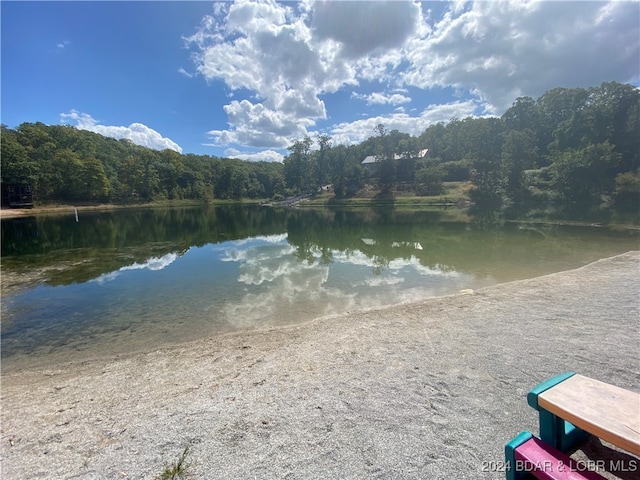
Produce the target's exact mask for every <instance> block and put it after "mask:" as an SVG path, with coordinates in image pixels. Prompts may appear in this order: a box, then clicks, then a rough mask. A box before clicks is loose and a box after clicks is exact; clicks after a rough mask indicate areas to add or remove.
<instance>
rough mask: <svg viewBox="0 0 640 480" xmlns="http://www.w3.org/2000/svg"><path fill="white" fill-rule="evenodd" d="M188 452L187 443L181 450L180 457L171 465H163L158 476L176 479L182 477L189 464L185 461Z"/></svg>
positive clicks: (169, 479) (163, 478) (170, 479)
mask: <svg viewBox="0 0 640 480" xmlns="http://www.w3.org/2000/svg"><path fill="white" fill-rule="evenodd" d="M188 454H189V446H188V445H187V446H186V447H185V449H184V451H183V452H182V455H180V458H178V460H177V461H175V462H173V463H172V464H171V465H169V466H166V467H164V470H163V471H162V473H161V474H160V476H159V477H158V478H159V479H160V480H177V479H179V478H184V476H185V475H186V474H187V469H188V468H189V464H188V463H186V460H187V455H188Z"/></svg>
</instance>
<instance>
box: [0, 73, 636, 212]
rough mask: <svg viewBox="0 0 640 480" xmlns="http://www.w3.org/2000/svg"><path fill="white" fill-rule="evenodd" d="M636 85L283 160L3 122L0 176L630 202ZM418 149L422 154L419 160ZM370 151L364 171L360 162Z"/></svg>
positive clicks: (547, 96) (505, 200) (38, 184)
mask: <svg viewBox="0 0 640 480" xmlns="http://www.w3.org/2000/svg"><path fill="white" fill-rule="evenodd" d="M639 133H640V90H639V89H638V88H636V87H634V86H632V85H627V84H620V83H616V82H610V83H603V84H601V85H600V86H598V87H591V88H555V89H553V90H550V91H548V92H546V93H544V94H543V95H542V96H541V97H539V98H537V99H533V98H531V97H521V98H518V99H516V100H515V102H514V103H513V105H512V106H511V107H510V108H509V109H508V110H507V111H506V112H505V113H504V114H503V115H502V116H501V117H487V118H473V117H468V118H465V119H457V118H454V119H452V120H451V121H449V122H447V123H444V122H440V123H437V124H434V125H431V126H430V127H428V128H427V129H426V130H425V131H424V132H422V134H420V135H419V136H412V135H409V134H406V133H402V132H399V131H398V130H391V131H389V130H387V129H386V128H385V127H384V125H382V124H381V125H378V126H377V127H376V128H375V130H374V131H373V132H372V136H371V137H369V138H368V139H366V140H365V141H363V142H362V143H360V144H358V145H350V146H346V145H333V144H332V139H331V137H329V136H328V135H318V136H317V137H315V138H311V137H309V136H306V137H304V138H303V139H301V140H296V141H294V142H293V143H292V145H290V147H289V148H288V152H289V153H288V155H287V156H286V157H285V158H284V161H283V162H282V163H269V162H250V161H243V160H237V159H229V158H218V157H213V156H208V155H194V154H179V153H177V152H175V151H173V150H164V151H155V150H151V149H148V148H145V147H141V146H137V145H134V144H133V143H131V142H130V141H128V140H115V139H112V138H107V137H103V136H101V135H99V134H96V133H92V132H88V131H83V130H78V129H76V128H74V127H71V126H64V125H54V126H47V125H44V124H42V123H23V124H21V125H19V126H18V127H16V128H15V129H10V128H7V127H6V126H4V125H3V126H2V136H1V143H2V152H1V153H2V171H1V175H2V182H3V183H30V184H32V185H33V187H34V192H35V198H36V201H38V202H43V203H46V202H53V201H100V202H138V201H153V200H162V199H201V200H212V199H247V198H248V199H281V198H285V197H288V196H293V195H299V194H307V193H314V192H317V191H318V190H319V189H320V188H321V187H323V186H325V185H331V186H332V188H333V191H334V193H335V196H336V197H338V198H343V197H349V196H352V195H355V194H356V193H357V192H358V191H359V190H361V189H362V188H363V187H364V186H365V185H367V184H373V185H375V186H376V187H377V188H378V190H379V192H380V193H381V194H393V192H394V191H396V190H398V189H404V190H409V191H411V192H413V193H414V194H416V195H437V194H440V193H442V192H443V188H444V184H445V182H462V181H468V182H471V183H472V185H473V188H472V190H471V193H470V196H471V200H472V201H473V202H474V203H476V204H477V205H482V206H485V207H491V208H494V209H496V210H503V211H509V210H513V209H524V208H545V207H549V206H580V207H584V206H588V207H598V206H602V205H608V206H613V205H615V206H619V207H627V208H628V207H631V208H637V206H638V205H639V202H640V174H639V167H640V135H639ZM425 149H428V154H427V155H426V156H424V155H422V154H421V153H424V150H425ZM367 156H373V158H375V163H374V166H375V169H373V170H371V169H367V168H365V167H364V166H363V165H362V161H363V159H364V158H366V157H367Z"/></svg>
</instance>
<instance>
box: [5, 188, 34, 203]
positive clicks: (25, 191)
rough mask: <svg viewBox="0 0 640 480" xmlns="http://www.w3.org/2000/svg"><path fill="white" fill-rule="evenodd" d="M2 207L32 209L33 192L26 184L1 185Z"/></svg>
mask: <svg viewBox="0 0 640 480" xmlns="http://www.w3.org/2000/svg"><path fill="white" fill-rule="evenodd" d="M2 206H3V207H9V208H24V207H26V208H33V190H32V189H31V185H29V184H28V183H11V184H8V185H5V184H4V183H3V184H2Z"/></svg>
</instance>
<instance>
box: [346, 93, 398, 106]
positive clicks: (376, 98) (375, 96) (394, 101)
mask: <svg viewBox="0 0 640 480" xmlns="http://www.w3.org/2000/svg"><path fill="white" fill-rule="evenodd" d="M351 98H355V99H358V100H364V101H365V102H367V105H385V104H390V105H400V104H403V103H408V102H410V101H411V98H410V97H407V96H405V95H402V94H400V93H392V94H385V93H383V92H372V93H370V94H367V95H365V94H361V93H356V92H352V93H351Z"/></svg>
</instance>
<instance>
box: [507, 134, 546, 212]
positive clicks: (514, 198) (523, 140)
mask: <svg viewBox="0 0 640 480" xmlns="http://www.w3.org/2000/svg"><path fill="white" fill-rule="evenodd" d="M501 159H502V177H503V179H504V181H503V186H504V196H505V200H507V201H508V202H509V203H515V204H521V203H523V202H524V201H526V198H527V186H526V185H525V182H524V172H525V170H528V169H533V168H535V166H536V160H537V159H538V148H537V146H536V138H535V133H534V132H533V130H529V129H525V130H522V131H516V130H511V131H509V132H507V133H505V134H504V141H503V144H502V155H501Z"/></svg>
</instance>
